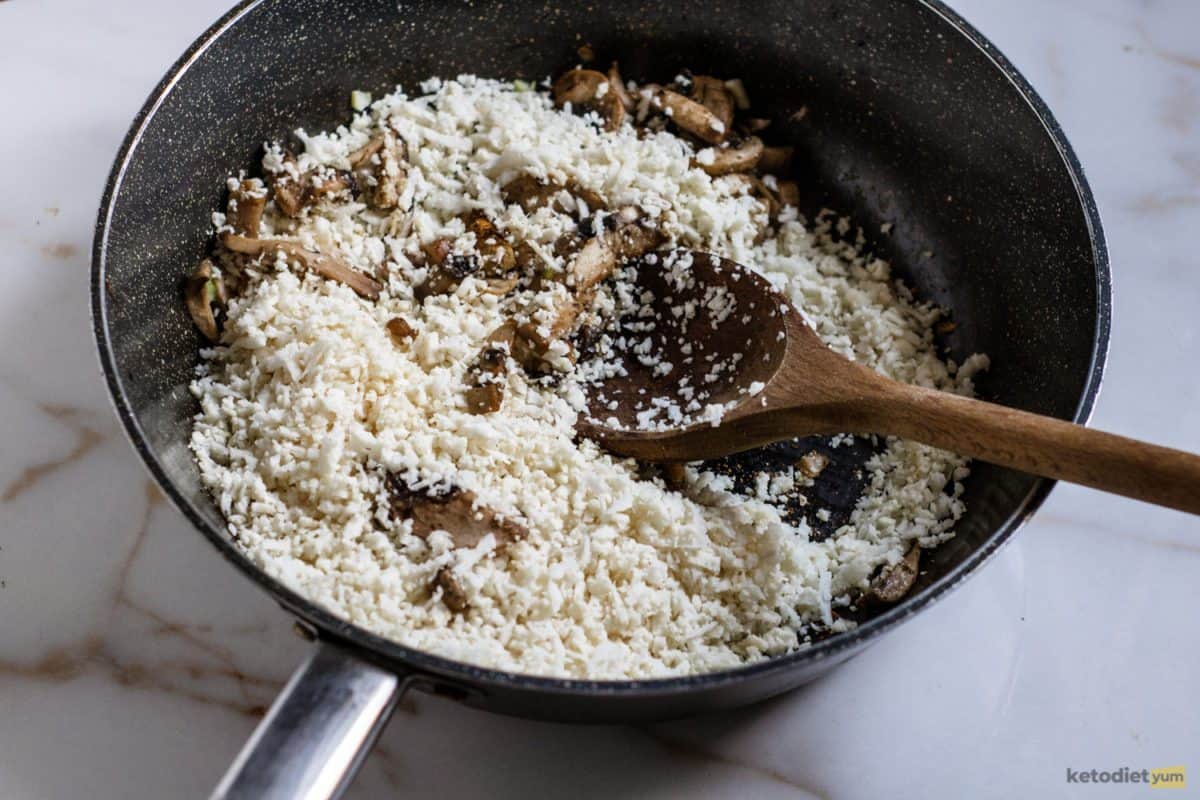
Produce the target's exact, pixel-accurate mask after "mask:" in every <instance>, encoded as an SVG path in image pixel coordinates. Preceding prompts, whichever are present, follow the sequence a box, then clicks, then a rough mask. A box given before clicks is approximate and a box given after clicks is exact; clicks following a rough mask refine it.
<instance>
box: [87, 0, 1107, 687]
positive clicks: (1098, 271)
mask: <svg viewBox="0 0 1200 800" xmlns="http://www.w3.org/2000/svg"><path fill="white" fill-rule="evenodd" d="M265 2H268V0H242V1H241V2H240V3H238V5H236V6H235V7H234V8H232V9H231V10H230V11H228V12H227V13H226V14H225V15H224V16H222V17H221V18H220V19H218V20H217V21H216V22H214V23H213V24H212V25H211V26H210V27H209V28H208V29H207V30H206V31H205V32H204V33H202V34H201V35H200V36H199V37H198V38H197V39H196V40H195V41H194V42H193V43H192V45H191V46H190V47H189V48H188V49H187V50H186V51H185V52H184V54H183V55H182V56H181V57H180V58H179V59H178V60H177V61H176V62H175V63H174V64H173V65H172V66H171V68H170V69H169V70H168V71H167V72H166V74H165V76H164V77H163V78H162V79H161V80H160V81H159V83H158V84H157V85H156V86H155V88H154V89H153V90H152V91H151V93H150V95H149V97H148V98H147V100H146V101H145V103H144V104H143V106H142V107H141V109H140V110H139V111H138V113H137V115H136V116H135V117H134V119H133V122H132V123H131V125H130V128H129V131H128V132H127V133H126V135H125V138H124V140H123V141H122V144H121V147H120V149H119V150H118V152H117V156H116V158H115V160H114V163H113V167H112V170H111V171H110V174H109V176H108V178H107V181H106V183H105V189H104V195H103V198H102V200H101V204H100V209H99V213H98V215H97V219H96V224H95V233H94V239H93V244H92V268H91V316H92V329H93V334H94V336H95V338H96V343H97V347H98V355H99V360H100V367H101V371H102V372H103V375H104V379H105V382H106V384H107V386H108V391H109V399H110V402H111V403H112V404H113V407H114V410H115V411H116V413H117V416H118V417H119V419H120V420H121V423H122V429H123V431H124V433H125V435H126V437H127V438H128V439H129V441H130V443H131V444H132V445H133V448H134V450H135V451H136V452H137V453H138V455H139V457H140V458H141V460H142V463H143V465H144V466H145V467H146V468H147V469H148V470H149V472H150V474H151V476H152V477H153V478H154V480H155V482H156V483H157V484H158V485H159V487H160V488H161V489H162V490H163V492H164V493H165V494H166V495H167V497H168V498H170V500H171V502H172V504H173V505H174V506H175V507H176V508H177V509H179V511H180V512H182V514H183V515H184V516H185V517H186V518H187V519H188V521H189V522H190V523H191V524H192V525H193V526H194V527H196V528H198V529H199V531H200V532H201V533H202V534H203V535H204V536H205V538H207V539H208V540H209V542H210V543H211V544H212V545H213V546H214V547H215V548H216V549H217V551H218V552H219V553H220V554H221V555H222V556H223V557H224V558H225V559H226V560H227V561H229V562H230V563H231V564H233V566H234V567H235V568H236V569H238V570H239V571H240V572H241V573H242V574H243V575H245V576H246V577H247V578H249V579H250V580H251V581H253V582H254V583H255V584H256V585H257V586H258V587H259V588H260V589H262V590H264V591H266V592H267V593H268V594H269V595H270V596H271V597H272V598H273V599H274V600H275V601H276V602H278V603H279V604H280V605H281V606H282V607H283V608H284V609H285V610H286V611H287V612H288V613H290V614H293V615H295V616H297V617H299V618H301V619H303V620H305V621H306V622H308V623H309V624H310V625H312V626H313V627H314V628H315V629H316V630H317V631H319V632H320V635H321V636H323V637H328V638H330V639H333V640H337V641H340V642H344V643H349V644H350V645H352V646H353V648H354V651H355V653H356V655H359V656H361V657H363V658H365V659H367V660H370V661H375V662H378V663H381V664H383V665H384V666H386V667H387V668H389V669H391V670H393V671H395V672H398V673H403V672H405V671H411V672H422V673H427V674H430V675H431V676H437V677H439V678H446V679H448V680H449V681H451V682H461V683H463V684H467V685H473V686H479V687H480V688H486V687H488V686H495V687H497V688H504V689H512V690H535V691H538V692H542V693H545V694H553V695H587V696H597V695H601V696H662V695H674V694H684V693H690V692H694V691H696V690H698V689H710V688H716V687H719V686H722V685H727V684H733V683H741V682H743V681H745V680H748V679H750V678H754V677H759V676H763V675H767V674H772V673H777V672H780V671H786V670H790V669H792V668H794V667H797V666H799V665H801V664H815V663H818V662H821V661H829V660H831V659H832V660H835V661H836V660H840V659H838V656H839V655H841V654H843V653H846V652H847V651H854V650H856V649H858V648H860V647H861V646H863V645H865V644H866V643H869V642H871V641H872V640H875V639H877V638H878V637H879V636H880V635H882V634H883V633H884V632H886V631H888V630H891V629H893V628H895V627H897V626H898V625H900V624H902V623H903V622H905V621H907V620H908V619H911V618H912V617H913V616H914V615H915V614H917V613H919V612H920V611H922V610H924V609H925V608H927V607H928V606H931V605H932V604H934V603H935V602H937V601H939V600H941V599H942V598H944V597H945V596H946V595H947V594H949V593H950V591H952V590H953V589H956V588H957V587H958V586H960V585H961V584H962V583H963V581H965V580H966V579H967V578H968V577H970V576H971V575H973V574H974V573H976V572H977V571H978V570H979V569H980V568H981V567H982V566H984V564H986V563H987V562H988V561H990V560H991V558H992V557H993V556H995V555H996V553H998V552H999V550H1000V549H1001V548H1002V547H1003V546H1004V545H1005V544H1007V543H1008V542H1009V541H1010V540H1011V538H1012V536H1013V534H1014V533H1016V531H1017V530H1019V529H1020V528H1021V527H1022V526H1023V525H1024V524H1025V523H1026V522H1027V521H1028V520H1029V518H1030V517H1031V516H1032V515H1033V513H1034V512H1035V511H1036V510H1037V509H1038V508H1039V507H1040V506H1041V504H1042V503H1043V502H1044V501H1045V499H1046V497H1047V496H1048V495H1049V493H1050V491H1051V489H1053V487H1054V484H1055V481H1051V480H1048V479H1041V480H1039V481H1037V482H1036V483H1035V484H1034V485H1033V486H1032V488H1031V489H1030V491H1029V492H1028V494H1026V496H1025V497H1024V498H1023V499H1022V500H1021V502H1020V503H1019V505H1018V507H1017V509H1016V510H1015V511H1014V512H1013V513H1012V514H1011V515H1010V516H1009V517H1008V518H1007V519H1006V520H1005V521H1004V522H1003V523H1002V524H1001V525H999V526H997V528H996V529H995V530H994V531H993V532H992V533H991V535H990V536H989V537H988V538H987V540H986V541H985V542H984V543H983V544H982V545H981V546H980V547H978V548H977V549H976V550H975V551H973V552H972V553H971V554H970V555H969V556H968V557H967V558H966V559H965V560H964V561H963V562H962V563H961V564H959V565H957V566H956V567H955V568H953V569H952V570H950V572H948V573H947V574H946V575H943V576H942V577H941V578H939V579H938V580H936V581H935V582H933V583H932V584H930V585H929V586H927V587H925V588H924V589H923V590H921V591H920V592H918V593H917V594H915V595H913V596H911V597H908V598H906V599H905V600H903V601H902V602H901V603H899V604H898V605H896V606H895V607H893V608H891V609H889V610H887V611H885V612H884V613H882V614H880V615H879V616H877V617H874V618H872V619H870V620H868V621H867V622H864V623H863V624H861V625H859V626H858V627H856V628H855V629H854V630H851V631H848V632H846V633H843V634H839V635H836V636H833V637H831V638H829V639H827V640H825V641H822V642H819V643H817V644H814V645H812V646H810V647H808V648H804V649H800V650H796V651H793V652H791V653H787V654H785V655H781V656H777V657H774V658H770V659H767V660H764V661H760V662H756V663H752V664H747V665H744V666H740V667H736V668H733V669H729V670H722V671H720V672H711V673H701V674H697V675H686V676H681V677H672V678H656V679H650V680H620V681H593V680H577V679H570V678H556V677H548V676H540V675H528V674H522V673H515V672H507V671H504V670H498V669H490V668H486V667H479V666H474V665H471V664H468V663H465V662H460V661H454V660H452V659H448V658H444V657H442V656H437V655H433V654H430V653H427V652H425V651H421V650H417V649H414V648H411V647H408V646H406V645H403V644H400V643H398V642H395V641H392V640H390V639H385V638H383V637H381V636H378V635H377V634H373V633H371V632H369V631H367V630H365V629H363V628H361V627H359V626H357V625H354V624H352V623H349V622H347V621H345V620H342V619H340V618H339V617H337V616H335V615H333V614H332V613H331V612H329V611H327V610H325V609H324V608H322V607H320V606H318V605H317V604H315V603H313V602H312V601H310V600H308V599H307V598H305V597H303V596H302V595H300V594H299V593H298V592H296V591H295V590H293V589H291V588H289V587H287V586H285V585H284V584H282V583H281V582H279V581H278V580H276V579H275V578H273V577H271V576H270V575H269V574H267V573H266V572H265V571H264V570H262V569H260V568H259V567H258V566H257V565H255V564H254V562H253V561H252V560H251V559H250V558H249V557H248V556H246V555H245V554H244V553H242V551H241V550H239V549H238V548H237V546H236V545H235V544H234V543H233V542H232V541H231V540H230V539H229V538H227V536H226V535H224V533H223V532H222V531H218V530H216V529H214V528H213V527H211V526H209V525H208V523H207V521H206V520H205V519H204V518H203V516H202V515H201V514H200V512H199V511H198V510H197V509H196V508H195V507H194V506H193V505H192V504H191V502H190V501H188V499H187V498H185V497H184V496H183V494H182V493H181V492H180V491H179V490H178V489H177V488H176V487H175V485H174V483H173V482H172V481H171V479H170V478H169V476H168V475H167V472H166V470H165V469H164V467H163V465H162V463H161V462H160V461H159V459H158V457H157V456H156V455H155V454H154V453H153V452H152V451H151V449H150V448H149V446H148V445H147V443H146V439H145V436H144V435H143V433H142V431H141V427H140V425H139V424H138V421H137V418H136V416H135V415H134V412H133V408H132V406H131V404H130V402H129V399H128V397H127V395H126V392H125V388H124V386H123V384H122V381H121V378H120V373H119V370H118V367H117V364H116V359H115V353H114V351H113V347H112V342H111V340H110V337H109V334H108V317H109V311H108V307H107V298H106V292H105V291H104V281H105V275H106V273H107V256H108V237H109V228H110V223H111V221H112V214H113V205H114V200H115V198H116V196H117V194H118V192H119V191H120V189H121V187H122V184H123V181H124V177H125V173H126V171H127V169H128V167H129V164H130V161H131V158H132V156H133V154H134V151H135V150H136V149H137V146H138V145H139V144H140V142H141V140H142V137H143V135H144V134H145V132H146V130H147V128H148V126H149V125H150V123H151V121H152V120H153V118H154V115H155V113H156V112H157V111H158V109H159V108H160V107H161V105H162V104H163V102H164V101H165V99H166V97H167V96H168V95H169V93H170V92H171V90H172V89H173V88H174V87H175V85H176V84H177V83H178V82H179V80H180V79H181V78H182V77H183V76H184V74H185V73H186V72H187V70H188V69H189V68H190V67H191V66H192V64H194V63H195V62H196V61H197V60H199V59H200V58H201V57H202V56H203V55H204V53H205V51H207V50H208V48H209V47H210V46H212V45H213V44H214V43H215V42H216V41H217V40H218V39H219V38H220V37H221V36H222V35H223V34H224V33H225V32H226V31H227V30H229V29H230V28H232V27H233V26H234V25H236V24H237V23H238V21H239V20H241V19H242V18H243V17H244V16H246V15H247V14H249V13H250V12H251V11H253V10H254V9H255V8H257V7H258V6H260V5H262V4H264V3H265ZM908 2H909V3H910V4H911V5H914V6H917V7H918V8H920V9H924V10H926V11H928V12H931V13H932V14H933V15H934V16H936V17H938V18H940V19H941V20H942V22H944V23H945V24H946V25H947V26H949V28H950V29H951V30H952V31H954V32H955V33H957V34H959V35H961V36H962V37H964V38H965V39H966V40H967V42H969V43H970V44H971V45H973V46H974V47H975V48H977V49H978V50H979V51H980V52H981V53H982V54H983V55H984V56H985V57H986V58H987V59H988V60H989V61H990V62H991V63H992V65H993V66H994V67H995V68H996V69H998V70H999V71H1000V73H1001V74H1002V75H1003V76H1004V77H1005V78H1006V79H1007V80H1008V82H1009V83H1010V84H1011V85H1012V86H1013V88H1015V89H1016V91H1017V93H1018V95H1020V97H1021V98H1022V99H1023V100H1024V101H1025V103H1026V104H1027V105H1028V106H1029V107H1030V109H1031V110H1032V112H1033V113H1034V115H1035V116H1036V117H1037V119H1038V121H1039V122H1040V123H1041V125H1042V127H1043V129H1044V130H1045V132H1046V134H1047V135H1048V136H1049V137H1050V140H1051V142H1052V143H1053V144H1054V146H1055V148H1056V149H1057V150H1058V153H1059V156H1060V158H1061V159H1062V161H1063V165H1064V166H1065V168H1066V170H1067V173H1068V175H1069V176H1070V178H1071V181H1072V184H1073V185H1074V187H1075V192H1076V195H1077V197H1078V199H1079V203H1080V208H1081V211H1082V212H1083V215H1084V220H1085V223H1086V226H1087V230H1088V238H1089V243H1090V245H1091V249H1092V265H1093V268H1094V270H1095V278H1096V309H1095V314H1096V330H1095V334H1094V337H1093V342H1092V354H1091V361H1090V364H1089V365H1088V371H1087V379H1086V381H1085V383H1084V386H1083V389H1082V392H1081V396H1080V399H1079V402H1078V404H1077V406H1076V408H1075V412H1074V414H1073V415H1072V419H1073V421H1075V422H1078V423H1081V424H1083V423H1086V422H1087V421H1088V420H1089V419H1090V417H1091V415H1092V411H1093V409H1094V407H1095V403H1096V399H1097V397H1098V395H1099V392H1100V387H1101V384H1102V382H1103V377H1104V368H1105V364H1106V362H1107V358H1108V350H1109V343H1110V338H1111V329H1112V274H1111V267H1110V263H1109V256H1108V248H1107V244H1106V242H1105V238H1104V232H1103V226H1102V224H1101V220H1100V213H1099V209H1098V207H1097V205H1096V202H1095V198H1094V197H1093V195H1092V191H1091V188H1090V186H1089V184H1088V182H1087V179H1086V177H1085V175H1084V170H1083V167H1082V165H1081V164H1080V162H1079V160H1078V158H1077V156H1076V155H1075V152H1074V150H1073V149H1072V148H1071V145H1070V144H1069V142H1068V141H1067V139H1066V135H1065V134H1064V132H1063V130H1062V128H1061V126H1060V125H1059V124H1058V122H1057V120H1056V119H1055V118H1054V116H1053V114H1052V113H1051V112H1050V109H1049V107H1048V106H1047V105H1046V103H1045V102H1044V101H1043V100H1042V99H1041V97H1040V96H1039V95H1038V94H1037V92H1036V91H1034V89H1033V87H1032V86H1031V85H1030V84H1029V82H1028V81H1027V80H1026V79H1025V78H1024V76H1023V75H1022V74H1021V73H1020V72H1019V71H1018V70H1017V69H1016V67H1015V66H1013V64H1012V63H1011V62H1009V60H1008V59H1007V58H1006V57H1005V56H1004V55H1003V54H1002V53H1001V52H1000V51H999V50H998V49H997V48H996V47H995V46H994V45H993V44H992V43H991V42H990V41H989V40H988V39H987V38H985V37H984V36H983V35H982V34H981V33H979V31H977V30H976V29H975V28H974V27H973V26H972V25H971V24H970V23H968V22H967V21H966V20H964V19H963V18H962V17H961V16H959V15H958V14H957V13H956V12H954V11H952V10H950V9H949V8H947V7H946V6H945V5H944V4H943V3H942V2H941V0H908Z"/></svg>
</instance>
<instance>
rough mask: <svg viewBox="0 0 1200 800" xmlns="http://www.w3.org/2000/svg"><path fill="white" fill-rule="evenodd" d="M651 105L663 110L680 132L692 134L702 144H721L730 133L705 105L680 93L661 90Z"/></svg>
mask: <svg viewBox="0 0 1200 800" xmlns="http://www.w3.org/2000/svg"><path fill="white" fill-rule="evenodd" d="M651 104H652V105H653V106H654V107H655V108H658V109H661V110H662V111H663V113H665V114H666V115H667V116H668V117H670V118H671V122H672V123H674V124H675V126H676V127H677V128H679V129H680V130H682V131H684V132H686V133H690V134H691V135H692V136H695V137H696V138H697V139H699V140H700V141H702V142H707V143H708V144H720V143H721V142H723V141H725V136H726V134H727V133H728V132H729V128H728V126H727V125H726V124H725V123H724V122H722V121H721V119H720V117H718V116H717V115H716V114H714V113H713V112H712V111H711V110H710V109H708V108H707V107H705V106H704V105H703V104H701V103H698V102H696V101H695V100H691V99H689V98H687V97H684V96H683V95H681V94H679V92H673V91H671V90H670V89H661V90H659V91H658V93H657V94H656V95H654V96H653V98H652V100H651Z"/></svg>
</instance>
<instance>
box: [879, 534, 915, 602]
mask: <svg viewBox="0 0 1200 800" xmlns="http://www.w3.org/2000/svg"><path fill="white" fill-rule="evenodd" d="M920 567H921V548H920V546H919V545H917V544H915V543H914V544H913V545H912V546H911V547H910V548H909V549H908V552H907V553H905V554H904V559H903V560H902V561H897V562H896V563H895V564H889V565H888V566H886V567H884V568H883V569H881V570H880V571H879V574H878V575H877V576H875V579H874V580H872V581H871V588H870V589H869V590H868V592H867V595H868V600H873V601H877V602H880V603H896V602H899V601H900V600H901V599H903V598H904V596H905V595H906V594H908V593H909V591H910V590H911V589H912V587H913V584H914V583H916V581H917V574H918V573H919V572H920Z"/></svg>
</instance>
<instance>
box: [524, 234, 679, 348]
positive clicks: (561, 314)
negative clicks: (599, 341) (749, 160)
mask: <svg viewBox="0 0 1200 800" xmlns="http://www.w3.org/2000/svg"><path fill="white" fill-rule="evenodd" d="M617 218H618V219H621V218H622V217H621V215H617ZM665 238H666V237H665V235H664V234H663V233H662V232H661V231H659V230H657V229H655V228H649V227H646V226H645V225H642V224H641V223H640V222H639V221H637V220H634V221H631V222H624V223H623V224H620V225H619V227H617V228H616V230H614V231H611V232H609V233H607V234H605V235H604V236H596V237H594V238H591V239H588V240H586V241H585V242H584V243H583V246H582V247H580V248H579V251H578V252H577V253H576V254H575V257H574V259H572V261H571V263H570V266H568V268H567V274H566V283H567V286H568V288H569V289H570V294H568V295H567V296H565V297H563V298H562V300H561V301H560V302H559V304H558V306H557V307H556V308H555V309H554V313H553V315H552V317H551V319H550V320H549V322H547V323H544V324H541V325H535V324H534V323H531V322H530V323H525V324H523V325H521V326H520V327H519V328H518V329H517V338H516V340H515V341H514V343H513V355H514V357H515V358H516V359H517V361H518V362H519V363H520V364H521V365H522V366H523V367H524V368H525V369H527V370H533V371H539V370H540V369H541V367H542V366H544V365H546V364H549V363H550V359H549V356H550V354H551V352H552V348H553V345H554V344H555V343H556V342H559V341H562V340H563V339H564V338H565V337H566V336H569V335H570V334H571V333H573V332H574V331H575V329H576V328H577V327H578V326H577V322H578V320H579V317H580V315H582V314H583V312H584V311H586V310H587V309H588V308H589V307H590V306H591V304H592V300H593V299H594V298H595V296H596V290H597V287H598V286H599V284H600V282H601V281H603V280H605V279H606V278H607V277H608V276H609V275H611V274H612V273H613V270H615V269H616V267H617V265H618V264H619V263H621V262H623V261H625V260H627V259H630V258H636V257H638V256H640V255H643V254H645V253H647V252H649V251H650V250H653V249H654V248H656V247H658V246H659V245H660V244H662V243H663V241H665ZM564 344H567V347H568V355H566V356H565V357H564V358H565V359H566V360H567V361H568V362H571V361H573V358H574V349H573V348H570V345H569V343H564ZM551 366H553V365H551Z"/></svg>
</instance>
